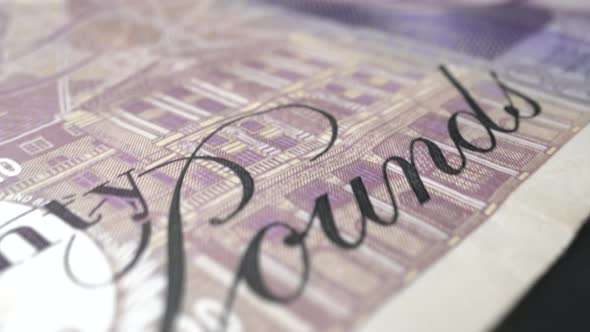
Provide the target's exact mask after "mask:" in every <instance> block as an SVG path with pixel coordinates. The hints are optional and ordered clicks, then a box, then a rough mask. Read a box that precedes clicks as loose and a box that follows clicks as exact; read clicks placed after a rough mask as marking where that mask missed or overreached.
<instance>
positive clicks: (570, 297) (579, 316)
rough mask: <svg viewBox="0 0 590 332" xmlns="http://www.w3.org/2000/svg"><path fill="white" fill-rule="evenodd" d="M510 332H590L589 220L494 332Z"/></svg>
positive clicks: (589, 219)
mask: <svg viewBox="0 0 590 332" xmlns="http://www.w3.org/2000/svg"><path fill="white" fill-rule="evenodd" d="M509 331H510V332H512V331H519V332H520V331H535V332H539V331H552V332H553V331H575V332H578V331H590V218H588V219H587V220H586V223H585V226H584V227H583V228H582V229H581V230H580V232H579V233H578V235H577V237H576V239H575V240H574V242H573V243H572V244H571V245H570V247H569V248H568V249H567V251H566V252H565V253H564V255H563V256H562V257H561V258H560V259H559V260H558V261H557V262H556V263H555V264H554V265H553V266H552V267H551V269H550V270H549V271H548V272H547V273H546V274H545V275H544V276H543V277H542V278H541V279H540V280H539V281H538V282H537V283H536V284H535V286H534V287H533V288H532V289H531V290H530V291H529V292H528V293H527V295H525V297H524V298H523V299H522V300H521V301H520V302H519V303H518V305H517V306H516V307H515V308H514V310H513V311H512V312H511V313H510V314H509V315H508V316H507V317H506V318H505V319H504V321H503V322H502V323H500V324H499V325H498V326H497V327H496V329H495V330H494V331H493V332H509Z"/></svg>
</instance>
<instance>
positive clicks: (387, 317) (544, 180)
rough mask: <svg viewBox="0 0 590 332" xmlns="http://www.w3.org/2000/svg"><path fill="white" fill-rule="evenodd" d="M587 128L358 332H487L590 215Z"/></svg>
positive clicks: (552, 260) (589, 139) (589, 129)
mask: <svg viewBox="0 0 590 332" xmlns="http://www.w3.org/2000/svg"><path fill="white" fill-rule="evenodd" d="M588 144H590V126H586V128H584V129H583V130H581V131H580V132H579V133H578V134H577V135H576V136H575V137H574V138H573V139H572V140H571V141H569V142H568V143H567V144H566V145H564V146H563V147H562V148H561V150H559V151H558V152H557V153H556V154H555V156H553V157H552V158H550V159H549V160H548V161H547V162H546V163H545V164H544V165H543V166H542V167H541V168H540V169H539V170H538V171H536V172H535V173H534V174H533V175H532V176H531V177H530V178H529V179H528V181H525V183H523V184H522V185H521V186H520V187H519V188H517V189H516V190H515V191H514V193H512V194H511V195H510V196H509V197H508V199H507V200H506V201H505V202H504V203H503V205H502V206H501V207H500V208H499V209H498V211H497V212H496V213H495V214H494V215H492V217H491V218H490V219H489V220H487V221H485V222H484V224H483V225H481V226H480V227H479V228H478V229H476V230H475V231H474V232H473V233H472V234H470V235H468V236H467V237H466V238H465V239H464V240H463V241H462V242H461V243H460V244H458V245H457V247H456V248H454V249H452V250H451V252H449V253H448V254H447V255H445V256H444V257H443V258H442V259H440V260H439V261H438V262H437V263H435V264H434V265H433V266H432V267H431V268H429V269H428V270H427V271H426V272H424V274H423V275H422V276H420V277H419V279H418V280H416V281H415V282H414V283H413V284H412V285H411V286H409V287H408V289H405V290H404V291H402V292H401V293H400V294H398V295H394V296H393V297H392V298H391V299H390V300H389V301H388V302H387V303H386V304H385V305H383V306H382V307H381V308H380V309H379V310H378V311H377V312H376V313H375V314H374V315H373V316H372V317H371V318H370V319H369V320H368V322H367V323H366V324H365V325H364V326H362V328H361V329H360V330H361V331H412V332H421V331H424V332H431V331H453V332H462V331H486V330H489V329H492V328H493V327H494V326H495V325H496V324H497V323H498V321H499V320H500V319H501V318H503V317H504V315H506V314H507V313H508V312H509V310H510V309H511V308H512V307H513V306H514V304H516V302H517V301H518V300H519V299H520V298H521V297H522V296H523V295H524V294H525V293H526V291H527V290H528V289H529V288H530V287H532V286H533V285H534V282H535V281H537V280H538V279H539V278H540V277H541V276H542V275H543V273H544V272H545V271H546V270H547V269H548V268H549V267H551V264H552V263H553V262H554V261H555V260H556V259H557V258H558V257H559V256H560V255H561V254H562V253H563V252H564V250H565V249H566V247H567V246H568V245H569V244H570V243H571V241H572V240H573V238H574V236H575V234H576V232H577V231H578V230H579V228H580V227H581V226H582V225H583V223H584V221H585V220H586V218H587V217H588V215H589V214H590V171H588V170H589V169H590V154H589V153H587V151H588V150H587V149H588Z"/></svg>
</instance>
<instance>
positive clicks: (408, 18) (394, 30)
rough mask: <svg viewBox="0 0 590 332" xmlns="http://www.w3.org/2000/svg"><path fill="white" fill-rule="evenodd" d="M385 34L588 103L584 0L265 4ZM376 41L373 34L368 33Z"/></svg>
mask: <svg viewBox="0 0 590 332" xmlns="http://www.w3.org/2000/svg"><path fill="white" fill-rule="evenodd" d="M264 2H266V3H272V4H280V5H283V6H285V7H287V8H290V9H294V10H297V11H300V12H304V13H309V14H314V15H316V16H319V17H323V18H327V19H331V20H334V21H337V22H341V23H344V24H348V25H351V26H355V27H364V28H371V29H374V30H379V31H383V32H385V33H386V35H385V36H382V37H381V38H379V39H381V42H382V43H387V44H389V45H390V46H391V47H394V48H396V49H398V50H399V49H400V48H403V49H408V51H409V52H410V53H411V54H415V55H420V54H424V56H425V57H426V58H435V59H439V58H441V57H442V58H446V59H447V60H448V61H455V62H458V63H466V62H470V63H473V64H479V65H482V66H488V67H492V68H494V69H495V70H497V71H501V72H503V73H504V74H505V75H506V79H509V80H514V81H517V82H519V83H521V84H526V85H529V86H531V87H533V88H535V89H539V90H542V91H545V92H547V93H549V94H553V95H557V96H561V97H565V98H567V99H569V100H575V101H579V102H580V103H588V101H589V99H590V91H589V90H588V80H589V73H590V67H588V54H589V50H590V48H589V47H590V46H589V45H590V44H589V40H588V36H587V34H586V33H585V32H586V31H588V29H589V28H590V27H589V26H588V17H589V15H590V8H589V6H588V4H587V3H586V2H584V1H569V2H567V3H566V2H562V1H504V0H497V1H496V0H494V1H454V0H450V1H380V0H376V1H363V2H358V1H348V0H337V1H333V0H329V1H316V0H305V1H299V0H297V1H291V0H279V1H274V0H273V1H264ZM365 37H367V38H371V39H374V38H377V37H376V36H375V34H374V31H371V32H369V33H368V34H364V36H363V38H365Z"/></svg>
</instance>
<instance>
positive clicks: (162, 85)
mask: <svg viewBox="0 0 590 332" xmlns="http://www.w3.org/2000/svg"><path fill="white" fill-rule="evenodd" d="M289 4H291V5H292V6H293V7H296V8H297V9H302V10H303V11H307V12H309V11H311V12H313V13H314V14H319V15H320V17H324V16H328V17H331V18H336V19H337V20H338V21H340V23H334V22H332V21H330V20H324V19H322V18H318V17H317V16H316V17H311V16H307V15H306V14H303V13H301V12H292V11H290V10H285V9H282V8H281V7H278V6H268V5H266V4H264V3H250V2H224V1H220V2H218V1H204V2H199V3H194V2H192V1H186V0H174V1H160V2H157V1H145V2H144V1H105V2H101V1H74V0H72V1H63V2H62V1H47V2H40V3H36V2H35V3H33V2H31V3H29V2H28V1H17V2H14V3H11V4H10V5H8V4H2V5H0V17H2V21H1V24H0V36H1V38H2V44H0V45H1V46H0V52H1V55H2V67H1V71H0V292H1V294H2V299H0V330H1V331H126V332H127V331H221V330H225V331H232V332H237V331H286V330H289V331H350V330H357V329H361V328H362V327H363V326H365V324H366V323H367V322H368V321H370V320H371V319H372V317H373V316H374V315H375V314H376V313H377V312H378V311H379V310H380V309H382V308H385V307H386V305H387V304H388V303H390V302H392V301H398V300H397V296H398V295H399V294H401V293H402V291H404V292H409V291H411V290H412V289H418V288H420V287H423V286H422V285H423V284H424V283H427V282H428V280H429V279H428V278H426V277H425V278H424V280H423V281H421V280H420V277H422V276H423V275H425V274H426V273H427V272H428V273H430V270H431V269H433V266H435V265H439V266H440V265H445V262H446V261H445V259H447V258H445V257H446V255H447V254H448V253H449V252H454V251H456V252H461V251H463V252H464V251H465V250H469V246H471V244H469V242H468V241H474V240H470V237H471V236H472V234H473V232H474V231H475V230H477V229H478V228H480V227H481V228H482V231H485V230H484V229H483V227H484V226H485V224H486V223H490V222H491V218H492V217H493V216H494V215H495V214H496V213H497V212H498V210H499V209H501V208H504V207H503V206H502V205H503V204H506V210H507V211H508V209H511V206H512V205H516V206H519V207H522V210H521V211H520V212H516V215H517V217H516V218H515V220H520V218H521V217H522V218H523V220H524V219H526V218H525V215H526V214H527V213H528V212H527V211H525V210H527V209H528V208H527V209H525V205H526V204H525V203H520V201H518V200H516V199H515V198H514V197H517V196H515V195H516V194H514V193H515V192H516V191H517V190H520V187H521V186H522V187H524V186H525V185H527V182H531V183H532V184H535V183H537V182H536V180H534V179H532V178H531V177H532V176H534V175H536V174H535V173H538V174H542V172H548V171H547V169H548V168H547V167H545V166H544V165H545V164H546V162H548V161H549V163H550V162H553V161H554V160H555V162H564V163H566V166H563V168H561V169H562V172H563V173H564V175H567V176H570V177H571V176H572V175H575V173H574V172H576V171H575V170H579V169H583V167H585V165H586V164H584V163H583V162H584V160H583V161H579V160H578V159H575V158H574V157H572V156H575V155H578V154H579V153H578V152H582V151H581V150H580V149H579V148H578V147H577V146H578V145H573V144H579V143H576V142H578V141H580V140H584V139H585V138H587V137H588V136H587V134H584V133H585V131H584V129H585V127H586V125H587V123H588V122H589V121H590V110H589V109H588V107H587V101H588V98H589V96H588V84H587V83H588V82H587V81H586V79H587V77H586V76H584V75H587V74H588V73H587V72H585V71H586V70H587V68H586V67H587V66H588V63H587V62H588V61H586V60H587V59H586V58H588V57H587V56H585V55H583V54H585V53H584V52H586V49H585V47H587V44H586V41H585V39H584V38H586V36H585V35H584V34H580V33H577V31H578V30H579V29H582V30H584V29H587V26H590V21H589V20H588V19H587V17H586V16H584V15H585V14H584V13H585V12H584V11H577V12H576V13H570V12H568V11H571V9H562V10H561V11H559V10H558V9H556V8H553V7H550V6H549V5H546V4H545V5H541V4H535V3H528V2H521V1H515V2H510V3H506V4H504V3H503V4H493V5H489V4H488V5H485V6H483V5H482V6H475V5H472V4H444V5H442V4H440V3H438V2H437V3H436V4H435V3H433V2H431V3H428V4H427V5H428V6H427V5H426V4H424V5H422V4H415V3H413V2H412V3H405V2H395V3H392V4H382V3H381V2H377V1H372V2H370V3H369V2H367V3H364V2H363V3H362V4H361V2H352V1H349V2H347V1H330V2H324V1H319V2H311V1H298V2H289ZM417 8H420V9H417ZM589 13H590V11H589ZM560 20H561V21H560ZM559 22H563V24H564V26H561V25H560V24H561V23H559ZM570 24H571V25H570ZM361 26H369V27H372V28H378V29H381V30H384V31H386V32H388V33H391V36H390V37H387V38H390V39H389V42H388V43H386V44H381V43H378V42H377V40H379V39H378V38H377V37H375V38H376V39H375V40H360V39H359V38H360V36H362V35H363V34H366V33H367V31H365V30H363V31H359V30H362V29H361V28H360V27H361ZM560 27H562V28H563V29H564V30H563V31H561V32H560V30H559V29H560ZM568 29H569V30H568ZM574 32H576V33H574ZM398 37H399V38H398ZM387 38H385V39H387ZM396 43H399V44H400V45H402V44H403V45H405V46H404V49H403V51H400V52H397V51H396V49H395V47H392V45H396ZM410 44H411V45H410ZM412 45H414V46H415V47H416V48H413V47H414V46H412ZM424 46H428V47H430V46H434V47H437V48H440V49H444V50H447V51H452V52H455V53H461V54H463V55H466V56H468V57H470V60H465V65H463V66H459V65H457V64H456V60H457V59H458V58H457V57H454V58H453V59H454V61H450V60H449V62H447V59H448V58H447V57H446V56H442V55H441V56H440V57H438V55H436V54H442V53H436V52H434V51H433V52H434V53H428V52H426V51H424V50H426V48H424ZM418 48H420V50H421V51H416V53H415V54H414V55H412V50H414V49H418ZM430 50H431V51H432V50H433V49H430ZM557 50H567V52H565V51H564V52H558V51H557ZM437 52H438V51H437ZM441 52H442V51H441ZM584 59H585V60H584ZM477 61H480V62H483V63H486V64H490V66H487V67H485V66H484V67H482V66H478V65H477ZM493 68H497V72H496V71H494V70H491V69H493ZM588 68H590V67H588ZM522 73H529V74H530V75H529V76H526V77H527V78H526V79H525V78H524V76H522V75H524V74H522ZM519 75H520V76H519ZM527 75H528V74H527ZM531 75H540V76H539V77H541V76H542V77H543V78H542V79H541V81H539V82H537V83H538V84H537V83H534V82H533V81H531V80H532V78H531V77H532V76H531ZM580 75H581V76H580ZM574 76H575V77H574ZM577 76H580V79H581V81H580V82H583V83H579V84H578V83H571V84H570V82H574V81H573V80H574V79H576V77H577ZM550 86H551V87H554V88H555V89H554V90H551V91H549V90H548V88H549V87H550ZM566 86H567V87H568V88H567V89H566V88H565V87H566ZM570 87H571V91H575V92H573V93H575V94H577V95H571V94H570V93H569V92H568V91H570ZM584 135H585V136H584ZM572 139H573V140H572ZM570 141H572V142H573V143H568V142H570ZM566 143H568V145H566ZM572 146H573V147H572ZM566 147H570V148H569V150H565V151H560V150H562V149H565V148H566ZM572 149H577V150H576V151H577V152H576V153H572V152H569V151H570V150H572ZM568 158H569V159H568ZM580 158H582V157H580ZM549 163H547V165H549ZM535 179H536V178H535ZM577 181H578V182H579V184H581V185H582V186H583V187H589V186H588V182H587V181H588V178H587V176H585V175H580V177H579V179H578V180H577ZM563 183H565V182H563ZM559 188H561V187H559V185H555V187H554V188H553V189H554V191H553V194H554V195H555V196H559V194H558V193H559V190H561V189H559ZM525 189H526V188H525ZM543 189H544V190H545V189H546V190H547V192H551V190H550V189H551V188H550V187H548V186H547V185H544V187H543ZM572 195H573V194H572ZM511 199H512V202H514V203H512V205H510V204H508V203H506V202H510V200H511ZM534 204H536V205H535V206H539V207H540V209H542V207H543V206H544V205H546V204H544V203H543V202H542V201H535V202H534ZM580 204H581V203H579V202H577V201H575V200H573V201H572V203H571V206H569V207H568V206H567V205H565V204H558V206H557V208H560V209H568V208H571V210H572V211H573V210H575V209H577V208H578V209H586V208H587V207H586V206H583V205H580ZM527 207H528V205H527ZM510 211H513V210H509V212H510ZM584 211H586V213H587V212H588V211H590V210H588V209H586V210H584ZM510 213H514V212H510ZM519 213H520V214H519ZM518 216H520V217H518ZM565 219H566V220H570V219H571V220H572V221H571V222H572V223H574V220H575V221H576V222H577V219H576V218H574V217H571V218H565ZM523 222H524V221H523ZM523 236H524V235H523ZM515 238H516V237H515ZM477 241H479V240H477ZM505 241H506V242H503V243H498V245H499V246H510V245H512V242H509V241H510V239H506V240H505ZM515 241H516V242H518V241H517V240H515ZM463 242H465V245H464V243H463ZM482 247H484V249H482V251H485V252H486V253H489V255H494V250H493V249H489V248H487V247H485V246H482ZM548 255H549V253H548ZM555 255H556V254H555ZM555 255H553V256H555ZM553 256H551V257H553ZM535 257H536V256H535ZM548 257H549V256H548ZM539 260H541V259H539ZM550 262H551V258H543V260H542V263H543V266H548V265H549V264H550ZM482 264H483V261H482ZM465 267H466V268H473V269H474V270H477V267H475V265H473V266H472V265H469V264H467V263H465ZM521 268H522V270H520V271H517V273H512V272H506V271H503V270H501V269H496V271H495V273H498V274H499V275H501V276H505V275H511V274H516V275H518V276H520V277H521V279H522V280H523V282H524V281H526V282H527V283H529V282H532V280H529V279H532V278H533V276H532V273H533V272H530V273H531V276H530V277H529V274H527V273H529V272H526V271H529V270H530V271H533V270H531V269H529V267H528V266H527V267H525V266H522V267H521ZM535 271H536V270H535ZM519 273H522V274H519ZM535 273H536V272H535ZM525 275H526V276H527V277H524V276H525ZM420 282H422V285H421V284H420ZM524 288H525V287H524V286H523V287H519V289H524ZM501 290H502V291H503V289H501ZM408 294H411V293H408ZM515 294H516V293H515ZM468 295H469V294H465V295H464V296H465V297H466V298H467V299H468V298H469V296H468ZM510 296H516V295H510ZM422 300H423V301H429V299H426V298H425V299H422ZM399 301H402V300H401V299H399ZM403 301H406V300H403ZM457 301H459V300H457ZM404 303H406V302H404ZM407 303H408V306H409V305H410V304H409V303H410V301H408V302H407ZM498 306H500V304H498ZM498 310H500V309H498ZM498 312H499V311H498ZM393 313H395V312H392V314H393ZM408 318H409V317H408ZM449 319H450V320H451V321H452V318H449ZM481 328H483V325H482V326H481ZM442 329H444V328H442ZM387 330H390V329H387ZM391 330H393V328H392V329H391Z"/></svg>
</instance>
